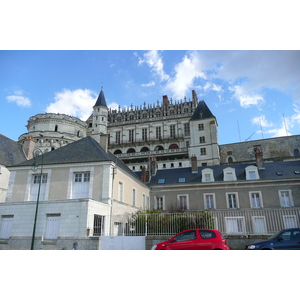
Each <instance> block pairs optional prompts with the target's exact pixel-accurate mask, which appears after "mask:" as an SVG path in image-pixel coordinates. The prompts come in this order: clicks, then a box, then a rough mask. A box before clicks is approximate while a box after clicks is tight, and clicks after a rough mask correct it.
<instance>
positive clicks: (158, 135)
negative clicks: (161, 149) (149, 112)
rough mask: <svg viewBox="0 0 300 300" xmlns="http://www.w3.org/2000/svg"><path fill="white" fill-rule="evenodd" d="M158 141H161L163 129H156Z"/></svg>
mask: <svg viewBox="0 0 300 300" xmlns="http://www.w3.org/2000/svg"><path fill="white" fill-rule="evenodd" d="M156 139H158V140H159V139H161V127H156Z"/></svg>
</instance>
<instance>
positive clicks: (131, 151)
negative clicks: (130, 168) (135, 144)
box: [127, 148, 135, 153]
mask: <svg viewBox="0 0 300 300" xmlns="http://www.w3.org/2000/svg"><path fill="white" fill-rule="evenodd" d="M127 153H135V150H134V149H133V148H129V149H128V150H127Z"/></svg>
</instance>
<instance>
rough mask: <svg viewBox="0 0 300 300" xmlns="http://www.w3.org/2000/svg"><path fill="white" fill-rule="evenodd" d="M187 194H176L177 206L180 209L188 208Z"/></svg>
mask: <svg viewBox="0 0 300 300" xmlns="http://www.w3.org/2000/svg"><path fill="white" fill-rule="evenodd" d="M187 198H188V197H187V195H178V196H177V201H178V208H179V209H180V210H187V209H188V199H187Z"/></svg>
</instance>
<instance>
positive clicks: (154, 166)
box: [149, 156, 157, 176]
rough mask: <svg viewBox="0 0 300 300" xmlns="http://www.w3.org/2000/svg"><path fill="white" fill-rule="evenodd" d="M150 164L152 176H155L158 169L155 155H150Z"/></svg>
mask: <svg viewBox="0 0 300 300" xmlns="http://www.w3.org/2000/svg"><path fill="white" fill-rule="evenodd" d="M149 166H150V168H149V169H150V176H155V175H156V171H157V163H156V158H155V157H153V156H149Z"/></svg>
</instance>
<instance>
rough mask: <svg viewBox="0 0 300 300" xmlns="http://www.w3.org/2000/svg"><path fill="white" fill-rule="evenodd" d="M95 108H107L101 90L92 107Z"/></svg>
mask: <svg viewBox="0 0 300 300" xmlns="http://www.w3.org/2000/svg"><path fill="white" fill-rule="evenodd" d="M95 106H105V107H107V105H106V100H105V96H104V93H103V90H101V92H100V94H99V96H98V98H97V101H96V104H95V105H94V107H95Z"/></svg>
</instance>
